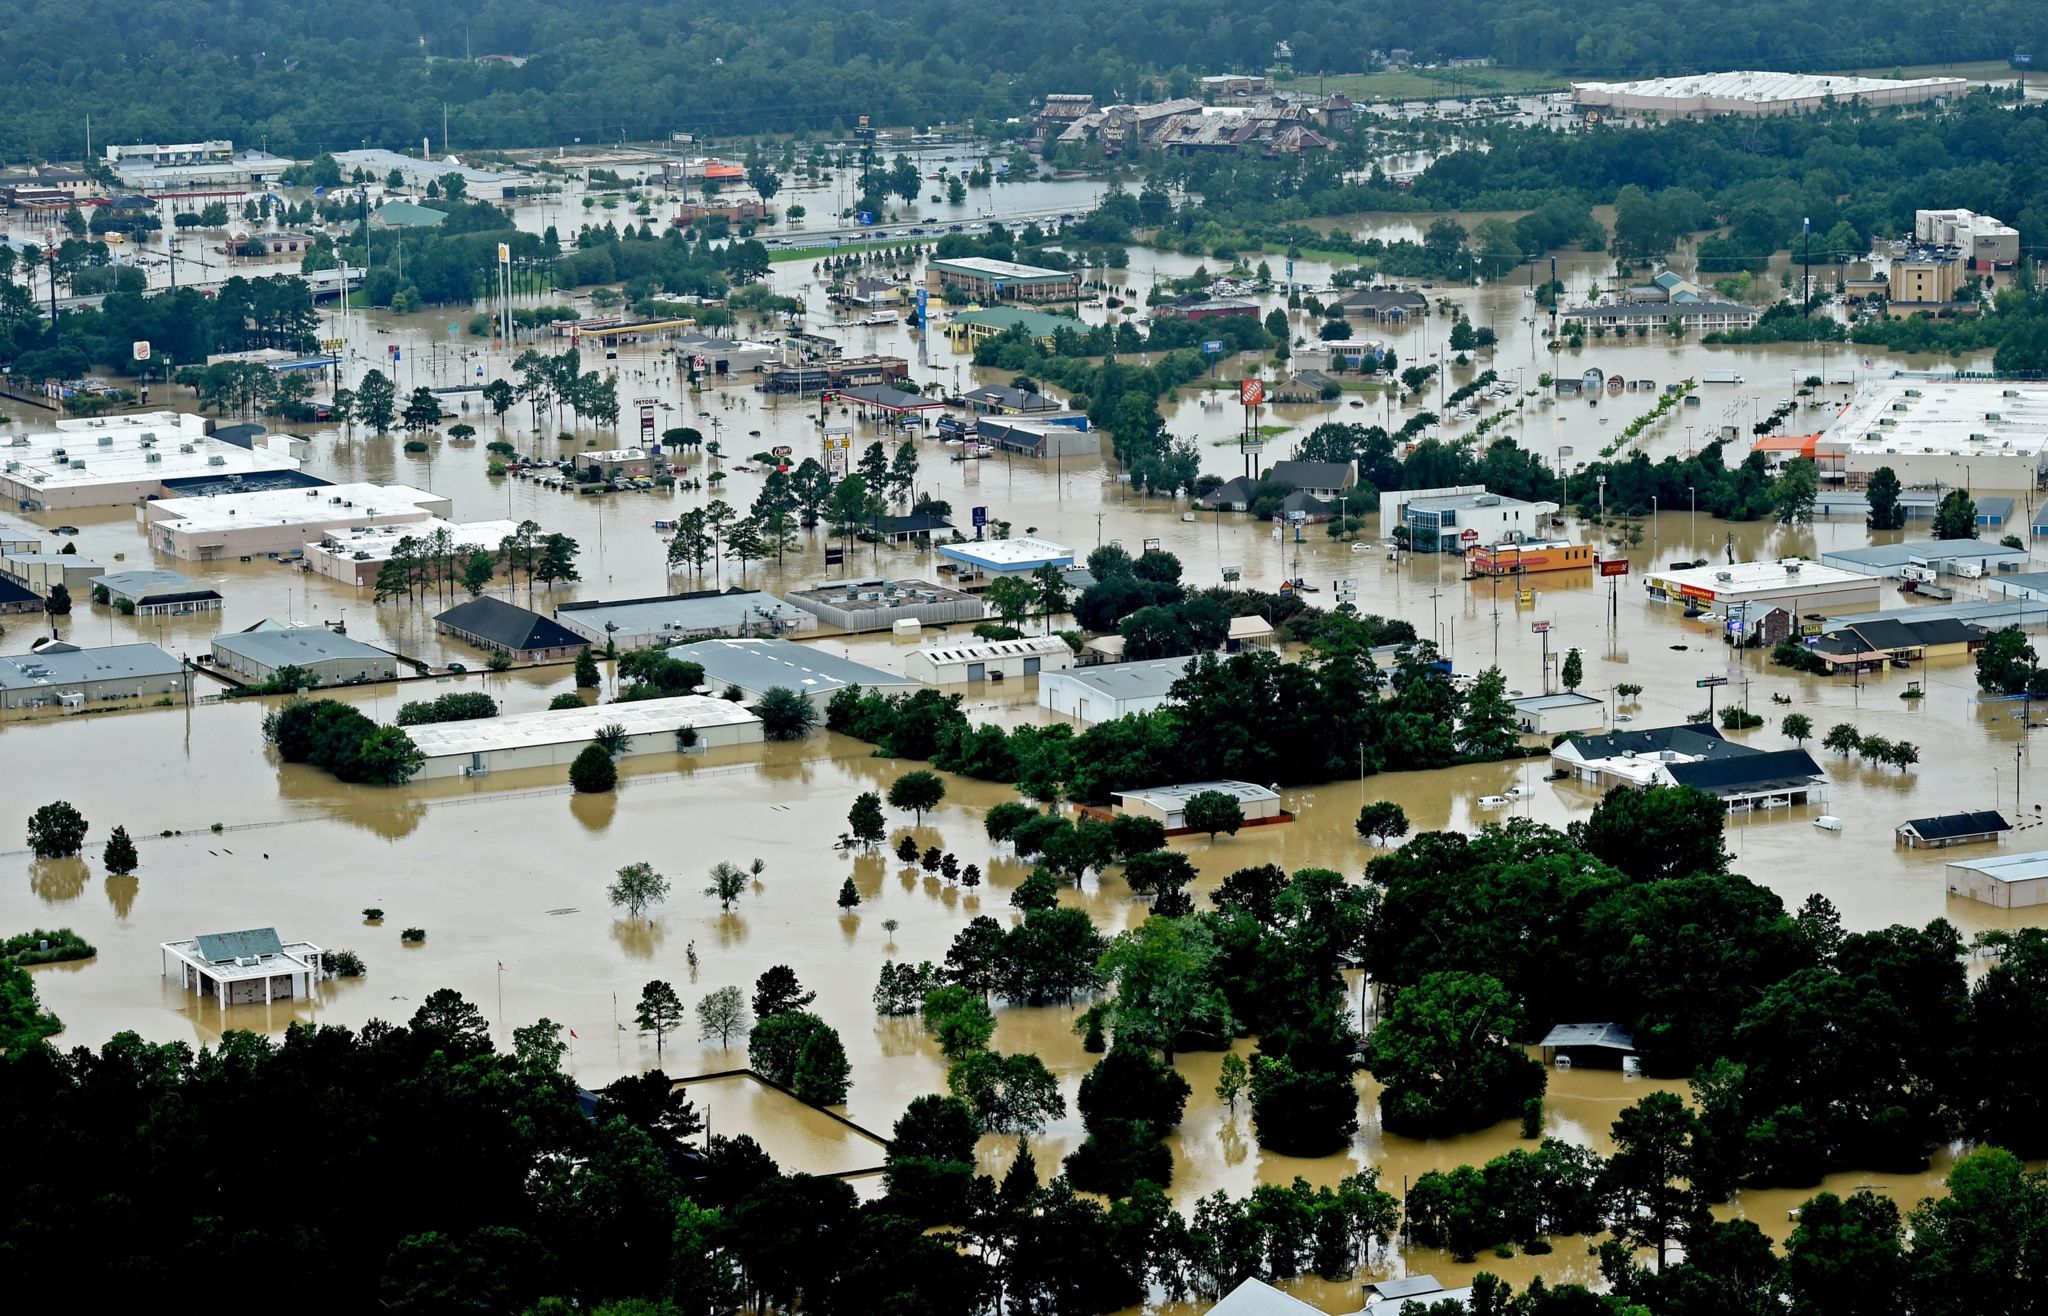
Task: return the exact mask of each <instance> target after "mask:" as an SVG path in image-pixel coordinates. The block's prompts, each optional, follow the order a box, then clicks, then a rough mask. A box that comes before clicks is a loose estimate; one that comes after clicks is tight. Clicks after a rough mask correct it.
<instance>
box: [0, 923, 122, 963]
mask: <svg viewBox="0 0 2048 1316" xmlns="http://www.w3.org/2000/svg"><path fill="white" fill-rule="evenodd" d="M45 942H47V943H49V944H48V945H45V944H44V943H45ZM97 954H99V951H97V950H95V949H94V948H93V944H92V943H91V942H89V941H87V940H86V939H85V938H83V937H81V936H79V935H78V934H77V933H76V932H73V931H72V930H71V929H70V928H52V929H50V930H48V931H45V930H44V929H42V928H37V929H36V930H35V931H33V932H20V933H16V934H15V935H14V936H11V937H9V938H7V939H6V940H5V941H0V964H16V965H24V966H25V965H30V964H62V963H65V962H66V961H68V960H89V959H91V958H92V957H93V956H95V955H97Z"/></svg>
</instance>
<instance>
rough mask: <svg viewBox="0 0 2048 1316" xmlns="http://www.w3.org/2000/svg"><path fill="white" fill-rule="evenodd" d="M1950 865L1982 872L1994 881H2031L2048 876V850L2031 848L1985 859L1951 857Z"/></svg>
mask: <svg viewBox="0 0 2048 1316" xmlns="http://www.w3.org/2000/svg"><path fill="white" fill-rule="evenodd" d="M1948 866H1949V867H1950V868H1967V869H1969V870H1970V871H1971V872H1973V873H1982V874H1983V875H1984V876H1986V877H1988V878H1990V879H1991V880H1992V881H1994V882H2031V881H2033V880H2034V879H2035V878H2040V877H2048V850H2029V851H2028V852H2027V853H2025V854H2007V855H1995V856H1990V857H1987V858H1983V859H1951V860H1950V861H1949V864H1948Z"/></svg>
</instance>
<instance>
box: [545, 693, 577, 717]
mask: <svg viewBox="0 0 2048 1316" xmlns="http://www.w3.org/2000/svg"><path fill="white" fill-rule="evenodd" d="M581 707H583V700H582V698H581V697H580V696H577V695H572V694H569V693H567V692H564V693H562V694H559V695H556V696H555V697H554V698H553V699H550V700H548V711H549V712H550V713H559V712H561V711H562V710H563V709H565V708H581Z"/></svg>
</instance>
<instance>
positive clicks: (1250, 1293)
mask: <svg viewBox="0 0 2048 1316" xmlns="http://www.w3.org/2000/svg"><path fill="white" fill-rule="evenodd" d="M1209 1316H1323V1313H1322V1310H1321V1309H1320V1308H1318V1307H1311V1306H1309V1305H1308V1304H1307V1303H1305V1302H1303V1301H1302V1300H1301V1299H1300V1298H1297V1297H1294V1296H1292V1295H1290V1294H1286V1293H1282V1292H1281V1291H1280V1290H1278V1289H1276V1288H1274V1287H1273V1286H1272V1285H1271V1284H1268V1283H1266V1281H1264V1280H1262V1279H1247V1280H1245V1281H1244V1282H1243V1283H1241V1284H1239V1285H1238V1286H1237V1287H1236V1288H1234V1289H1232V1290H1231V1291H1230V1292H1228V1293H1226V1294H1224V1295H1223V1300H1222V1301H1221V1302H1219V1303H1217V1304H1216V1305H1215V1306H1213V1307H1211V1308H1209Z"/></svg>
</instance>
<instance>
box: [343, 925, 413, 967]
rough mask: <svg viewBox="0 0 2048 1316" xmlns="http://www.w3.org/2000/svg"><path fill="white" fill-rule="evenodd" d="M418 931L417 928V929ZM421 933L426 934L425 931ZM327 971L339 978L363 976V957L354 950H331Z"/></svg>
mask: <svg viewBox="0 0 2048 1316" xmlns="http://www.w3.org/2000/svg"><path fill="white" fill-rule="evenodd" d="M415 930H416V931H417V929H415ZM420 935H422V936H425V935H426V934H425V933H421V934H420ZM324 962H325V963H326V965H327V971H328V972H329V973H331V974H333V975H334V976H335V977H337V978H360V977H362V976H363V957H362V956H360V955H358V954H356V953H355V952H354V951H352V950H330V951H328V952H327V955H326V959H325V961H324Z"/></svg>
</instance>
